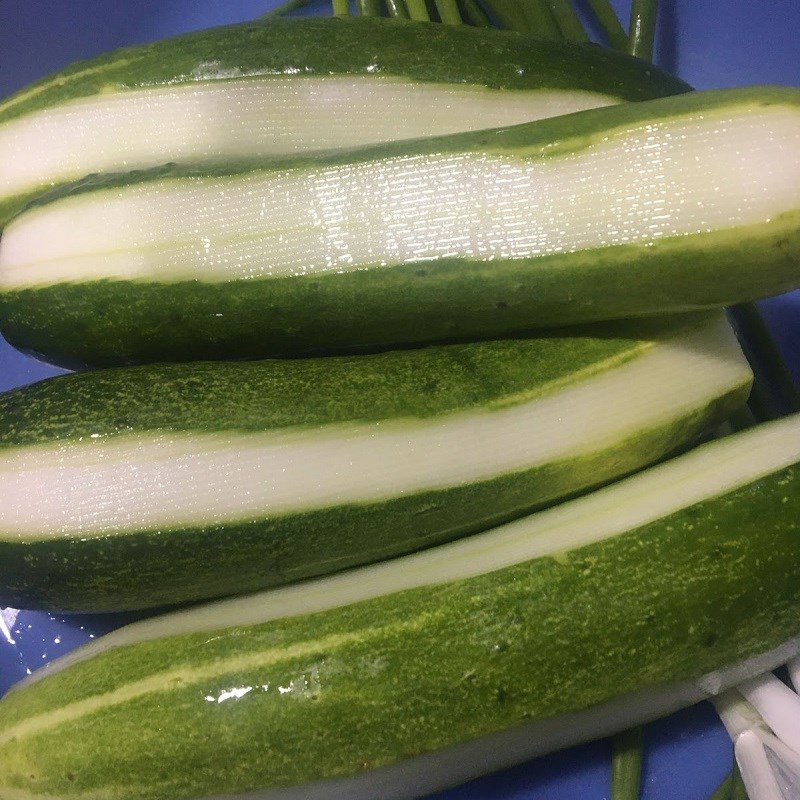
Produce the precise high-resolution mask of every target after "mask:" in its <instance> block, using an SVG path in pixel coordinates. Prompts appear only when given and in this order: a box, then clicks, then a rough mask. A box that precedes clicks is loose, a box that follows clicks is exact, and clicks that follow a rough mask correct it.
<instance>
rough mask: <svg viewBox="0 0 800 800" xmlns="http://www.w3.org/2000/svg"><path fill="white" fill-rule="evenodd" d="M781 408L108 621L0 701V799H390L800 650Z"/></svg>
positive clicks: (798, 502) (603, 728) (796, 452)
mask: <svg viewBox="0 0 800 800" xmlns="http://www.w3.org/2000/svg"><path fill="white" fill-rule="evenodd" d="M799 465H800V417H798V416H793V417H790V418H787V419H784V420H780V421H778V422H774V423H769V424H767V425H765V426H762V427H759V428H756V429H752V430H750V431H747V432H745V433H742V434H737V435H735V436H731V437H728V438H726V439H722V440H718V441H716V442H714V443H711V444H708V445H704V446H701V447H699V448H697V449H695V450H693V451H691V452H689V453H688V454H686V455H684V456H681V457H679V458H676V459H673V460H672V461H669V462H666V463H664V464H662V465H660V466H657V467H654V468H652V469H650V470H648V471H646V472H643V473H639V474H638V475H636V476H634V477H631V478H628V479H626V480H624V481H622V482H619V483H617V484H613V485H611V486H609V487H606V488H604V489H601V490H599V491H597V492H595V493H594V494H591V495H588V496H586V497H583V498H580V499H578V500H574V501H571V502H568V503H565V504H562V505H560V506H556V507H554V508H552V509H549V510H547V511H544V512H541V513H539V514H537V515H535V516H532V517H528V518H525V519H522V520H519V521H517V522H514V523H511V524H508V525H505V526H503V527H499V528H495V529H493V530H491V531H489V532H486V533H484V534H479V535H476V536H473V537H471V538H469V539H464V540H462V541H460V542H456V543H451V544H447V545H442V546H440V547H438V548H433V549H430V550H427V551H425V552H422V553H418V554H415V555H410V556H406V557H404V558H400V559H396V560H394V561H389V562H385V563H383V564H379V565H375V566H371V567H365V568H362V569H358V570H353V571H350V572H345V573H342V574H340V575H337V576H332V577H328V578H325V579H322V580H318V581H313V582H308V583H305V584H301V585H298V586H292V587H286V588H283V589H277V590H273V591H271V592H265V593H261V594H256V595H252V596H248V597H246V598H239V599H233V600H226V601H222V602H219V603H215V604H210V605H206V606H200V607H197V608H194V609H191V610H189V611H184V612H178V613H173V614H169V615H166V616H163V617H155V618H152V619H150V620H147V621H144V622H141V623H137V624H134V625H132V626H129V627H127V628H123V629H121V630H119V631H118V632H116V633H113V634H111V635H110V636H108V637H106V638H101V639H100V640H97V641H96V642H93V643H92V644H90V645H89V646H88V647H86V648H84V649H82V650H78V651H76V652H75V653H74V654H72V655H71V656H67V657H66V658H65V659H63V660H61V661H58V662H55V663H54V664H53V665H51V666H50V667H48V668H45V669H44V670H42V672H41V674H40V675H39V674H34V675H33V676H32V678H31V679H29V680H27V681H26V682H25V683H23V684H22V685H21V686H20V687H19V688H18V689H16V690H13V691H12V692H11V693H10V694H9V695H8V696H7V697H6V698H5V699H4V700H2V701H0V796H2V797H4V798H9V800H28V798H36V797H48V798H55V797H57V798H80V797H86V798H89V797H92V798H107V797H108V798H110V797H113V798H118V799H119V800H162V799H163V798H165V797H169V798H172V799H173V800H182V799H183V798H200V797H202V798H209V797H214V798H219V797H225V798H229V797H234V796H240V795H241V796H243V797H246V798H249V800H256V798H258V800H275V799H277V798H280V800H287V799H288V798H293V799H294V798H296V799H297V800H300V799H301V798H302V800H315V799H316V800H321V799H322V798H324V799H325V800H336V799H337V798H341V799H342V800H344V798H348V800H358V799H359V798H362V799H363V798H369V800H392V798H407V797H411V796H418V795H419V794H422V793H423V792H428V791H433V790H435V789H440V788H443V787H444V786H447V785H450V784H452V783H454V782H457V781H462V780H466V779H467V778H470V777H473V776H475V775H476V774H479V773H482V772H485V771H488V770H492V769H498V768H500V767H503V766H507V765H508V764H509V763H513V762H515V761H517V760H520V759H523V758H526V757H529V756H530V755H532V754H535V753H541V752H543V751H546V750H548V749H551V748H557V747H563V746H566V745H568V744H572V743H575V742H578V741H581V740H584V739H587V738H591V737H594V736H597V735H600V734H606V733H609V732H611V731H614V730H619V729H622V728H625V727H627V726H630V725H632V724H634V723H639V722H642V721H644V720H649V719H652V718H654V717H656V716H659V715H662V714H665V713H668V712H669V711H672V710H674V709H676V708H678V707H680V706H681V705H684V704H689V703H692V702H695V701H697V700H699V699H701V698H703V697H708V696H709V695H713V694H715V693H717V692H720V691H722V690H723V689H724V688H726V687H727V686H730V685H731V684H733V683H736V682H738V681H741V680H743V679H744V678H746V677H748V676H752V675H754V674H757V673H759V672H762V671H764V670H766V669H771V668H774V667H775V666H777V665H778V664H779V663H781V662H782V661H784V660H785V659H786V658H788V657H790V656H793V655H794V654H796V653H798V652H800V548H798V547H797V537H798V525H799V523H798V519H800V469H799Z"/></svg>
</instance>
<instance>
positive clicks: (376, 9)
mask: <svg viewBox="0 0 800 800" xmlns="http://www.w3.org/2000/svg"><path fill="white" fill-rule="evenodd" d="M358 12H359V14H361V16H362V17H379V16H380V15H381V0H358Z"/></svg>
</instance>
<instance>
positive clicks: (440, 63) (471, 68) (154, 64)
mask: <svg viewBox="0 0 800 800" xmlns="http://www.w3.org/2000/svg"><path fill="white" fill-rule="evenodd" d="M293 74H297V75H301V76H306V77H307V76H309V75H365V76H369V75H372V76H375V75H387V76H399V77H405V78H408V79H410V80H412V81H421V82H425V83H437V82H442V83H467V84H474V85H477V86H486V87H489V88H492V89H512V90H525V89H539V88H553V89H573V90H574V89H581V90H584V91H590V92H598V93H601V94H607V95H610V96H613V97H618V98H619V99H620V100H648V99H652V98H655V97H663V96H665V95H670V94H678V93H681V92H688V91H689V90H690V87H689V86H688V85H687V84H686V83H684V82H683V81H681V80H678V78H675V77H674V76H672V75H670V74H669V73H668V72H664V71H663V70H660V69H658V68H657V67H654V66H652V65H650V64H645V63H643V62H642V61H640V60H638V59H635V58H632V57H630V56H626V55H622V54H620V53H616V52H614V51H611V50H608V49H606V48H602V47H599V46H597V45H591V44H579V43H556V42H549V41H542V40H540V39H536V38H534V37H531V36H526V35H522V34H518V33H513V32H509V31H496V30H492V29H478V28H470V27H467V26H466V25H465V26H452V25H450V26H446V27H440V26H438V25H432V24H426V23H417V22H408V21H402V22H400V21H396V20H390V19H375V18H372V19H370V18H364V17H361V18H359V17H351V18H347V19H345V18H333V19H330V18H307V19H272V20H269V21H255V22H246V23H244V24H240V25H227V26H223V27H218V28H210V29H208V30H202V31H196V32H192V33H188V34H183V35H181V36H176V37H173V38H169V39H163V40H160V41H157V42H153V43H152V44H145V45H139V46H135V47H127V48H122V49H119V50H115V51H113V52H111V53H106V54H104V55H101V56H99V57H97V58H93V59H90V60H87V61H79V62H77V63H76V64H73V65H72V66H70V67H68V68H66V69H64V70H61V71H60V72H56V73H54V74H52V75H48V76H47V77H45V78H43V79H41V80H39V81H37V82H35V83H33V84H31V85H30V86H27V87H25V88H24V89H22V90H21V91H19V92H17V93H16V94H14V95H11V97H9V98H8V99H7V100H5V101H3V102H2V103H0V124H2V123H4V122H7V121H9V120H12V119H15V118H17V117H20V116H23V115H24V114H28V113H31V112H33V111H39V110H42V109H46V108H50V107H52V106H55V105H58V104H61V103H64V102H67V101H69V100H74V99H76V98H80V97H89V96H92V95H95V94H100V93H105V94H107V93H109V92H115V91H116V92H124V91H126V90H130V89H143V88H147V87H149V86H164V85H165V83H167V82H169V84H170V85H175V84H176V83H177V84H181V83H185V84H192V83H199V82H214V81H224V80H231V79H235V80H241V79H243V78H244V79H246V78H247V77H248V76H256V77H257V76H259V75H262V76H263V75H267V76H269V75H293Z"/></svg>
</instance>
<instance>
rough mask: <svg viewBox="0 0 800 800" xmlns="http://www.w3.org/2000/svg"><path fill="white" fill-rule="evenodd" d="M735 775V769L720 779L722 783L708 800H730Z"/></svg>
mask: <svg viewBox="0 0 800 800" xmlns="http://www.w3.org/2000/svg"><path fill="white" fill-rule="evenodd" d="M735 773H736V769H735V768H734V769H732V770H731V771H730V772H729V773H728V774H727V775H726V776H725V777H724V778H723V779H722V783H721V784H720V785H719V786H717V788H716V790H715V791H714V794H712V795H711V797H709V798H708V800H731V793H732V792H733V779H734V776H735Z"/></svg>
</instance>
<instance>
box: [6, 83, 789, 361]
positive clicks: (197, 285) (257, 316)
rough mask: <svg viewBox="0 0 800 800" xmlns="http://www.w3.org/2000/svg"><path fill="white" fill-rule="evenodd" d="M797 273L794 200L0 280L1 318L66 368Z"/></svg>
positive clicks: (489, 322) (758, 292) (704, 103)
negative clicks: (379, 253)
mask: <svg viewBox="0 0 800 800" xmlns="http://www.w3.org/2000/svg"><path fill="white" fill-rule="evenodd" d="M773 105H775V106H786V107H791V108H795V107H797V106H800V92H799V91H798V90H796V89H787V88H781V87H767V88H764V87H755V88H748V89H735V90H724V91H717V92H707V93H702V94H700V93H694V94H687V95H683V96H679V97H671V98H664V99H661V100H655V101H651V102H648V103H635V104H633V103H631V104H623V105H619V106H614V107H611V108H604V109H596V110H592V111H585V112H581V113H578V114H571V115H567V116H563V117H558V118H553V119H549V120H541V121H538V122H535V123H529V124H525V125H518V126H514V127H511V128H505V129H498V130H494V131H480V132H473V133H465V134H456V135H453V136H448V137H439V138H435V139H427V140H417V141H414V142H401V143H392V144H388V145H379V146H375V147H369V148H364V149H361V150H357V151H353V152H348V153H344V154H335V155H326V156H319V157H317V158H314V159H310V158H308V157H307V156H303V157H298V158H291V159H272V160H269V161H262V162H259V164H257V165H254V164H253V163H249V164H242V163H240V164H231V165H228V166H227V167H225V168H208V169H206V168H197V167H191V166H181V165H178V166H173V165H171V166H167V167H162V168H159V169H156V170H149V171H140V172H136V173H129V174H115V175H106V176H96V177H92V178H90V179H88V180H86V181H83V182H78V183H77V184H72V185H70V186H67V187H60V188H57V189H55V190H54V191H53V192H52V193H51V194H49V195H47V196H44V197H42V198H40V199H38V200H36V201H34V203H33V204H32V206H33V207H34V208H37V207H39V206H42V205H47V204H48V203H52V202H58V201H63V200H68V199H69V198H70V197H76V196H79V195H81V194H84V193H87V192H96V191H111V192H113V191H116V190H119V189H122V188H124V187H125V186H128V185H131V184H134V183H138V182H141V181H166V182H169V181H173V180H174V181H177V180H180V179H192V180H194V179H196V178H198V179H199V178H202V177H209V176H210V177H214V176H220V175H236V174H238V173H242V172H250V171H253V170H259V169H262V170H263V169H266V170H273V169H284V168H294V169H303V168H305V167H312V166H315V167H317V168H318V167H319V166H320V165H330V166H336V165H340V164H343V163H351V162H363V161H367V160H372V159H379V158H393V157H399V156H402V155H408V154H410V153H414V154H418V155H420V156H424V155H427V154H433V153H457V152H464V151H472V152H475V151H477V152H486V153H499V154H506V155H509V154H515V155H517V156H520V157H525V156H526V155H532V156H536V155H538V154H540V153H541V152H542V151H547V152H548V153H554V152H559V153H560V152H577V151H579V150H580V149H582V148H585V147H586V146H588V145H589V144H591V143H592V142H594V141H597V140H598V138H600V137H603V136H605V135H607V134H608V132H609V130H618V129H624V128H625V127H626V126H628V125H631V124H636V123H639V124H641V123H642V122H643V121H644V120H648V119H652V118H658V119H665V118H671V117H673V116H687V115H692V114H696V113H704V114H716V113H719V114H725V113H729V109H730V110H733V109H741V108H747V109H751V108H752V109H753V110H754V111H757V110H758V109H760V108H763V107H767V106H773ZM553 143H557V144H558V148H557V150H556V149H554V147H553ZM632 265H635V268H636V280H635V281H632V280H631V271H632ZM765 265H768V268H767V267H766V266H765ZM798 284H800V210H795V211H791V212H787V213H786V214H783V215H779V216H777V217H775V218H774V219H773V220H771V221H770V222H768V223H763V224H758V225H751V226H741V227H738V228H733V229H729V230H719V231H714V232H712V233H703V234H696V235H688V236H679V237H675V238H664V239H660V240H657V241H656V242H651V243H645V244H629V245H617V246H610V247H605V248H599V249H597V250H582V251H578V252H574V253H565V254H553V255H548V256H540V257H537V258H533V259H517V260H505V261H503V260H494V261H490V262H476V261H470V260H465V259H449V260H448V259H440V260H438V261H435V262H425V263H419V264H401V265H395V266H386V267H380V268H374V269H364V270H357V271H354V272H343V273H336V274H333V273H324V274H319V275H301V276H291V277H280V278H277V277H276V278H269V279H258V280H240V281H230V282H227V283H224V282H220V283H210V282H203V281H182V282H174V283H169V282H164V283H162V282H158V283H156V282H144V281H116V280H97V281H91V282H85V283H66V282H65V283H58V284H54V285H50V286H40V287H31V288H23V289H14V290H11V291H6V292H2V293H0V329H2V333H3V335H4V336H5V337H6V338H7V339H8V340H9V342H10V343H11V344H13V345H14V346H15V347H18V348H19V349H22V350H25V351H28V352H31V353H33V354H36V355H38V356H40V357H43V358H45V359H47V360H49V361H52V362H54V363H58V364H62V365H64V366H81V365H92V366H110V365H114V364H130V363H139V362H153V361H185V360H196V359H206V358H257V357H265V356H298V355H308V354H315V353H320V352H337V351H347V350H353V349H357V348H381V347H387V346H392V345H397V344H421V343H425V342H432V341H434V342H435V341H457V340H463V339H475V338H488V337H494V336H504V335H508V334H510V333H515V332H520V331H525V330H530V329H532V328H538V327H548V326H553V325H566V324H575V323H584V322H592V321H596V320H604V319H614V318H625V317H640V316H644V315H648V314H663V313H666V312H672V313H680V312H685V311H691V310H696V309H701V308H711V307H719V306H723V305H730V304H734V303H737V302H742V301H745V300H754V299H758V298H761V297H765V296H769V295H772V294H776V293H779V292H782V291H786V290H789V289H792V288H795V287H796V286H797V285H798ZM445 299H446V302H445ZM412 323H413V324H412Z"/></svg>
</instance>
